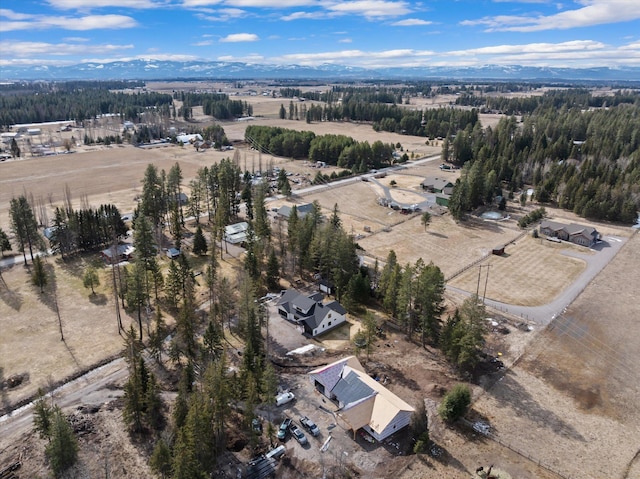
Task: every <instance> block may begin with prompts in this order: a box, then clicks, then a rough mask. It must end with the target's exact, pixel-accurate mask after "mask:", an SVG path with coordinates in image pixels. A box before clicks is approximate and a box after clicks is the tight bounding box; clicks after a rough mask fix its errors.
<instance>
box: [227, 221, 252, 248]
mask: <svg viewBox="0 0 640 479" xmlns="http://www.w3.org/2000/svg"><path fill="white" fill-rule="evenodd" d="M248 230H249V223H247V222H246V221H242V222H240V223H235V224H233V225H227V226H225V227H224V240H225V241H226V242H227V243H229V244H240V243H244V242H245V241H247V231H248Z"/></svg>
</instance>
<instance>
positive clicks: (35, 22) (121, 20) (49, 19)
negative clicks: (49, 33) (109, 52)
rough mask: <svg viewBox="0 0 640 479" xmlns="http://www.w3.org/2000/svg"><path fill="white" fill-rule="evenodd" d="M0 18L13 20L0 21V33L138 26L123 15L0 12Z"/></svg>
mask: <svg viewBox="0 0 640 479" xmlns="http://www.w3.org/2000/svg"><path fill="white" fill-rule="evenodd" d="M0 17H5V18H8V19H9V20H13V21H0V32H11V31H16V30H46V29H50V28H61V29H64V30H76V31H82V30H100V29H103V30H104V29H121V28H133V27H136V26H138V23H137V22H136V21H135V20H134V19H133V18H131V17H127V16H125V15H87V16H83V17H64V16H48V15H31V14H21V13H16V12H13V11H11V10H0Z"/></svg>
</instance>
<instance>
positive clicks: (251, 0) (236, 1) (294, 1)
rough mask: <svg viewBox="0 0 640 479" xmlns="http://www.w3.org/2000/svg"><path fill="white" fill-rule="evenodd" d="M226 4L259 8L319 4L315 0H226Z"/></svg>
mask: <svg viewBox="0 0 640 479" xmlns="http://www.w3.org/2000/svg"><path fill="white" fill-rule="evenodd" d="M225 4H227V5H230V6H233V7H258V8H292V7H304V6H308V5H317V4H318V2H317V1H315V0H278V1H277V2H274V1H273V0H226V1H225Z"/></svg>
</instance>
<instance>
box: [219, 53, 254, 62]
mask: <svg viewBox="0 0 640 479" xmlns="http://www.w3.org/2000/svg"><path fill="white" fill-rule="evenodd" d="M216 60H218V61H220V62H244V63H264V62H265V58H264V57H263V56H262V55H259V54H257V53H253V54H250V55H245V56H241V57H236V56H233V55H221V56H219V57H218V58H216Z"/></svg>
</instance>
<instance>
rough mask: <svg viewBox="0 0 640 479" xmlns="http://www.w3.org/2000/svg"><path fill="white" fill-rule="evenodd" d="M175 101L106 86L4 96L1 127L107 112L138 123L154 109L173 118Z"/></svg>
mask: <svg viewBox="0 0 640 479" xmlns="http://www.w3.org/2000/svg"><path fill="white" fill-rule="evenodd" d="M172 102H173V99H172V98H171V95H168V94H164V93H155V92H140V93H131V94H129V93H122V92H114V91H109V90H106V89H103V88H77V89H73V90H71V89H69V90H66V89H65V90H60V91H57V90H53V91H47V92H38V93H24V94H16V95H0V126H5V127H8V126H10V125H13V124H16V123H41V122H47V121H63V120H69V121H76V122H82V121H84V120H87V119H91V118H96V117H98V116H100V115H106V114H117V115H119V116H120V117H121V119H123V120H131V121H136V122H137V121H140V119H141V115H142V113H143V112H147V111H148V110H150V109H154V110H157V111H159V112H160V113H161V114H162V115H163V116H166V117H169V115H170V106H171V104H172Z"/></svg>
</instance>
